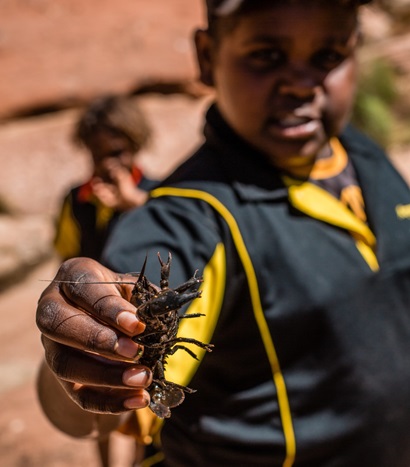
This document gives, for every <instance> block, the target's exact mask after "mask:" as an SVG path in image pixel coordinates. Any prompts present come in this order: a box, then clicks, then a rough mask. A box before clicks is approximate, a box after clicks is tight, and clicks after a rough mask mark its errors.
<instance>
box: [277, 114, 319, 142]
mask: <svg viewBox="0 0 410 467" xmlns="http://www.w3.org/2000/svg"><path fill="white" fill-rule="evenodd" d="M320 125H321V123H320V120H319V119H317V118H310V117H303V116H297V115H288V116H286V117H282V118H272V119H271V120H269V131H270V133H271V134H273V135H274V136H276V137H281V138H284V139H307V138H309V137H311V136H313V135H314V134H315V133H316V132H317V131H318V129H319V128H320Z"/></svg>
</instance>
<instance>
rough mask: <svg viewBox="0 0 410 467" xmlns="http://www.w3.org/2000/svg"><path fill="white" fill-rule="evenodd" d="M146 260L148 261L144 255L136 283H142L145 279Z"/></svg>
mask: <svg viewBox="0 0 410 467" xmlns="http://www.w3.org/2000/svg"><path fill="white" fill-rule="evenodd" d="M147 260H148V255H145V260H144V264H143V265H142V268H141V271H140V275H139V277H138V280H137V282H143V281H144V279H145V268H146V266H147Z"/></svg>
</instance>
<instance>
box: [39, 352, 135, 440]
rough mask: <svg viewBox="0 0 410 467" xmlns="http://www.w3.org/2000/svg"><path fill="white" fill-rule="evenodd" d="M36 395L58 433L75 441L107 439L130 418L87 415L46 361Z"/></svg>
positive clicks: (88, 413) (124, 415) (41, 371)
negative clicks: (125, 419) (64, 434)
mask: <svg viewBox="0 0 410 467" xmlns="http://www.w3.org/2000/svg"><path fill="white" fill-rule="evenodd" d="M37 394H38V399H39V402H40V405H41V408H42V409H43V412H44V414H45V415H46V416H47V418H48V419H49V420H50V422H51V423H52V424H53V425H54V426H55V427H56V428H58V429H59V430H61V431H62V432H64V433H66V434H67V435H69V436H73V437H76V438H84V437H87V438H100V439H101V438H104V437H105V436H107V435H108V434H109V433H110V432H111V431H113V430H116V429H117V428H118V426H119V425H121V424H122V423H123V421H124V418H125V417H126V416H127V415H128V413H126V414H122V415H111V414H96V413H92V412H86V411H85V410H83V409H81V408H80V407H79V406H78V405H77V404H76V403H75V402H73V401H72V400H71V399H70V398H69V397H68V395H67V393H66V391H65V390H64V388H63V387H62V385H61V384H60V383H59V381H58V380H57V378H56V377H55V375H54V374H53V373H52V372H51V370H50V369H49V367H48V365H47V363H46V362H45V361H43V362H42V363H41V366H40V368H39V372H38V376H37Z"/></svg>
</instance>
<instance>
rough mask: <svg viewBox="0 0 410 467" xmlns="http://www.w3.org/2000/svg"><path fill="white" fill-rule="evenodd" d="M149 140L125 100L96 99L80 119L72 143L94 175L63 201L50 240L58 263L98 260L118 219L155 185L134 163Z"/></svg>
mask: <svg viewBox="0 0 410 467" xmlns="http://www.w3.org/2000/svg"><path fill="white" fill-rule="evenodd" d="M150 137H151V129H150V127H149V124H148V122H147V121H146V118H145V116H144V115H143V113H142V111H141V110H140V108H139V107H138V105H137V104H136V103H135V102H132V101H131V100H130V99H127V98H125V97H122V96H104V97H100V98H98V99H96V100H94V101H93V102H92V103H91V104H90V105H89V106H88V107H87V108H86V109H85V111H84V112H83V113H82V115H81V116H80V118H79V120H78V122H77V124H76V126H75V132H74V138H73V139H74V142H76V143H78V144H79V145H81V146H83V147H85V148H86V149H87V150H88V151H89V153H90V155H91V158H92V164H93V174H92V177H91V179H90V180H88V181H87V182H86V183H83V184H82V185H81V186H77V187H75V188H72V189H71V190H70V192H69V194H68V195H67V196H66V198H65V199H64V202H63V205H62V208H61V212H60V215H59V218H58V222H57V229H56V237H55V240H54V246H55V249H56V251H57V253H58V254H59V256H60V257H61V259H63V260H66V259H69V258H73V257H74V256H87V257H89V258H94V259H100V257H101V252H102V250H103V248H104V245H105V242H106V240H107V237H108V235H109V233H110V232H111V230H112V229H113V227H114V225H115V224H116V222H117V221H118V218H119V216H120V215H121V213H123V212H125V211H128V210H130V209H132V208H135V207H139V206H142V205H143V204H144V203H145V201H146V200H147V198H148V193H147V192H148V190H150V189H152V188H153V187H154V186H155V182H154V181H152V180H148V179H147V178H145V177H144V176H143V174H142V171H141V169H140V168H139V167H138V166H137V165H136V157H137V156H138V153H139V152H140V151H141V149H143V148H144V147H146V145H147V144H148V142H149V139H150Z"/></svg>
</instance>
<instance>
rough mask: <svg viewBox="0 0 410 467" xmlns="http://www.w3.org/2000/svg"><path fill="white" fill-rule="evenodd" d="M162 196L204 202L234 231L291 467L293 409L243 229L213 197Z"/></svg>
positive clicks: (164, 192) (167, 192)
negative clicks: (270, 372)
mask: <svg viewBox="0 0 410 467" xmlns="http://www.w3.org/2000/svg"><path fill="white" fill-rule="evenodd" d="M160 196H178V197H185V198H194V199H200V200H202V201H205V202H206V203H208V204H209V205H211V206H212V207H213V208H214V209H215V210H216V211H217V212H218V213H219V214H220V215H221V216H222V217H223V218H224V220H225V221H226V223H227V224H228V226H229V228H230V231H231V234H232V238H233V240H234V243H235V246H236V249H237V251H238V254H239V257H240V259H241V262H242V265H243V267H244V270H245V274H246V277H247V281H248V284H249V290H250V295H251V301H252V306H253V312H254V316H255V320H256V322H257V325H258V328H259V332H260V334H261V338H262V341H263V344H264V347H265V350H266V353H267V356H268V359H269V362H270V366H271V371H272V375H273V380H274V383H275V387H276V392H277V398H278V405H279V412H280V417H281V421H282V427H283V434H284V438H285V448H286V458H285V460H284V462H283V467H291V466H292V465H293V463H294V461H295V456H296V439H295V433H294V428H293V420H292V414H291V410H290V406H289V399H288V394H287V388H286V383H285V380H284V377H283V374H282V371H281V368H280V364H279V360H278V356H277V354H276V349H275V346H274V343H273V340H272V336H271V335H270V332H269V327H268V324H267V322H266V319H265V316H264V313H263V308H262V303H261V299H260V294H259V287H258V281H257V278H256V273H255V270H254V268H253V265H252V260H251V258H250V256H249V253H248V251H247V249H246V245H245V242H244V240H243V238H242V234H241V231H240V229H239V226H238V224H237V222H236V220H235V218H234V217H233V215H232V214H231V213H230V212H229V211H228V209H227V208H226V207H225V206H224V205H223V204H222V203H221V202H220V201H219V200H218V199H217V198H215V197H214V196H212V195H211V194H209V193H206V192H203V191H200V190H194V189H184V188H166V187H164V188H157V189H156V190H154V191H153V192H151V197H152V198H158V197H160Z"/></svg>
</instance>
